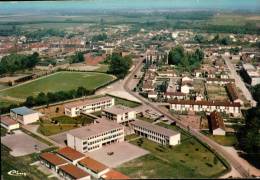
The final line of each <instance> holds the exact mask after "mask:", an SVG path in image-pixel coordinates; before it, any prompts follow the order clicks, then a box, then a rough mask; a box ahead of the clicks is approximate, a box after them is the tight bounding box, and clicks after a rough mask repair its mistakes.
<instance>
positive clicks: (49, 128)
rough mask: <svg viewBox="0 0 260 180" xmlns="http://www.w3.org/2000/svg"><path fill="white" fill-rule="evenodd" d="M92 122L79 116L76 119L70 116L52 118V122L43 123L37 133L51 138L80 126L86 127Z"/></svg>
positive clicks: (85, 117)
mask: <svg viewBox="0 0 260 180" xmlns="http://www.w3.org/2000/svg"><path fill="white" fill-rule="evenodd" d="M55 122H56V123H55ZM92 122H93V119H91V118H90V117H87V116H78V117H75V118H71V117H68V116H59V117H55V118H52V121H48V120H44V121H41V122H40V126H39V128H38V130H37V131H38V132H39V133H41V134H43V135H45V136H51V135H54V134H58V133H61V132H65V131H68V130H71V129H74V128H77V127H79V125H86V124H90V123H92Z"/></svg>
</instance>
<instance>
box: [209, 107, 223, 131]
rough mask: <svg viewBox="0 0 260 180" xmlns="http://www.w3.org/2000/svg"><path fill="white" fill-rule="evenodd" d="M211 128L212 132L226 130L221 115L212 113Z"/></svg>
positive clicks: (215, 112)
mask: <svg viewBox="0 0 260 180" xmlns="http://www.w3.org/2000/svg"><path fill="white" fill-rule="evenodd" d="M209 124H210V126H211V129H212V130H215V129H218V128H221V129H223V130H225V124H224V121H223V118H222V117H221V115H220V113H219V112H217V111H213V112H212V113H210V123H209Z"/></svg>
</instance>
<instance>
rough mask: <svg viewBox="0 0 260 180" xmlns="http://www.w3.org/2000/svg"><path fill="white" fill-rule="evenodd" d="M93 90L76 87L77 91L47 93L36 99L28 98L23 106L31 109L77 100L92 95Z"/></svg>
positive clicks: (40, 94)
mask: <svg viewBox="0 0 260 180" xmlns="http://www.w3.org/2000/svg"><path fill="white" fill-rule="evenodd" d="M94 92H95V90H88V89H86V88H84V87H78V89H77V90H74V89H73V90H70V91H58V92H48V93H46V94H45V93H43V92H41V93H39V94H38V95H37V96H36V97H33V96H29V97H27V99H26V101H25V102H24V105H25V106H28V107H33V106H39V105H44V104H50V103H55V102H59V101H64V100H68V99H73V98H79V97H82V96H87V95H92V94H94Z"/></svg>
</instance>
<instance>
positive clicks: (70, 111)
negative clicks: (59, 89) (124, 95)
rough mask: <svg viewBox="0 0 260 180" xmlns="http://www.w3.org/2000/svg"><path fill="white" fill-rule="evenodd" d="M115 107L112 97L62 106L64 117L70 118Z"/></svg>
mask: <svg viewBox="0 0 260 180" xmlns="http://www.w3.org/2000/svg"><path fill="white" fill-rule="evenodd" d="M114 105H115V99H114V98H112V97H108V96H106V97H101V98H97V99H86V100H80V101H77V102H72V103H68V104H66V105H64V108H65V115H67V116H70V117H76V116H79V115H80V114H81V113H83V114H86V113H92V112H96V111H101V110H103V109H105V108H110V107H112V106H114Z"/></svg>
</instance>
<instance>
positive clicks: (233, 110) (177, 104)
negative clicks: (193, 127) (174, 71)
mask: <svg viewBox="0 0 260 180" xmlns="http://www.w3.org/2000/svg"><path fill="white" fill-rule="evenodd" d="M168 102H169V103H170V109H172V110H175V111H194V112H201V111H205V112H213V111H218V112H225V113H227V114H233V115H235V116H239V115H240V106H241V105H240V103H233V102H229V101H206V100H201V101H194V100H169V101H168Z"/></svg>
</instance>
